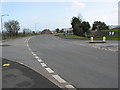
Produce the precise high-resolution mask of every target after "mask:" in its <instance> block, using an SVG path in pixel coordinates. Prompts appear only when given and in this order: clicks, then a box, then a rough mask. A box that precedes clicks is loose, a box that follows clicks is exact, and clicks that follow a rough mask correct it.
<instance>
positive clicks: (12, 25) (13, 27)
mask: <svg viewBox="0 0 120 90" xmlns="http://www.w3.org/2000/svg"><path fill="white" fill-rule="evenodd" d="M4 27H5V29H6V30H7V32H8V33H9V36H10V37H11V36H17V35H18V31H19V30H20V26H19V22H18V21H15V20H11V21H8V22H5V23H4Z"/></svg>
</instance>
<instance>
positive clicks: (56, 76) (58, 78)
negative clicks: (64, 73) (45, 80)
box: [52, 75, 66, 83]
mask: <svg viewBox="0 0 120 90" xmlns="http://www.w3.org/2000/svg"><path fill="white" fill-rule="evenodd" d="M52 76H53V77H54V78H55V79H56V80H57V81H58V82H59V83H66V81H65V80H64V79H62V78H61V77H60V76H59V75H52Z"/></svg>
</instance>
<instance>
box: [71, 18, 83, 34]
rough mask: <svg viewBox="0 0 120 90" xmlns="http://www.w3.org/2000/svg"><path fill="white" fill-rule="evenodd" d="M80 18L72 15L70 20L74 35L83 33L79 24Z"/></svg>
mask: <svg viewBox="0 0 120 90" xmlns="http://www.w3.org/2000/svg"><path fill="white" fill-rule="evenodd" d="M81 22H82V20H81V19H80V18H79V17H73V18H72V21H71V25H72V28H73V34H74V35H78V36H79V35H81V34H82V33H83V31H82V29H81V27H80V25H81Z"/></svg>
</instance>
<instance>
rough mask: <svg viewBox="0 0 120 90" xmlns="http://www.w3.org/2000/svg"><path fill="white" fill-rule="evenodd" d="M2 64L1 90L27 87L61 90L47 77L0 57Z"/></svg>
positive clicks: (30, 89) (30, 88)
mask: <svg viewBox="0 0 120 90" xmlns="http://www.w3.org/2000/svg"><path fill="white" fill-rule="evenodd" d="M2 64H3V67H2V78H3V80H2V84H3V86H2V88H3V89H2V90H4V89H5V88H28V89H29V90H33V89H32V88H46V87H47V88H53V89H56V90H61V89H59V88H58V87H57V86H56V85H54V84H53V83H52V82H50V81H49V80H48V79H46V78H45V77H43V76H42V75H40V74H39V73H37V72H35V71H34V70H31V69H30V68H28V67H26V66H24V65H22V64H19V63H16V62H12V61H11V60H6V59H2ZM7 64H9V66H7ZM5 65H6V66H5Z"/></svg>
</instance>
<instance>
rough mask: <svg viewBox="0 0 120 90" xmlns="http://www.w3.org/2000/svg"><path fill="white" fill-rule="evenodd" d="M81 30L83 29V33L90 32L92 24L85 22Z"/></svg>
mask: <svg viewBox="0 0 120 90" xmlns="http://www.w3.org/2000/svg"><path fill="white" fill-rule="evenodd" d="M81 28H82V29H83V33H85V32H88V30H89V29H90V24H89V22H86V21H83V22H82V25H81Z"/></svg>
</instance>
